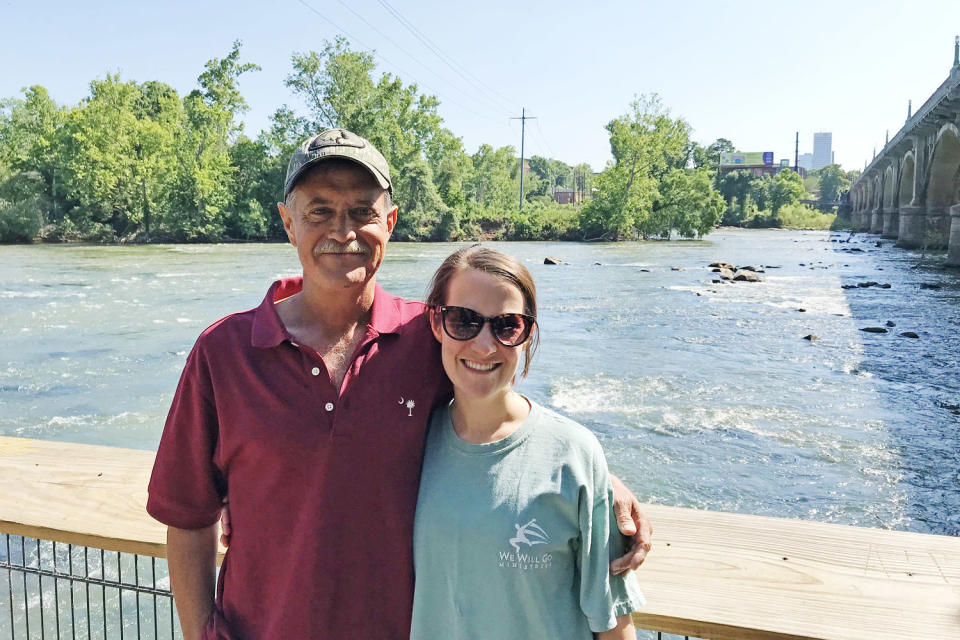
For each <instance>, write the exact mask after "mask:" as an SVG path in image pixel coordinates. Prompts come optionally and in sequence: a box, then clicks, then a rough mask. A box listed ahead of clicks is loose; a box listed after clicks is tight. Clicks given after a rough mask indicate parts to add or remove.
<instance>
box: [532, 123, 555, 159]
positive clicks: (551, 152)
mask: <svg viewBox="0 0 960 640" xmlns="http://www.w3.org/2000/svg"><path fill="white" fill-rule="evenodd" d="M534 124H535V125H537V135H538V136H540V140H542V141H543V144H544V145H546V147H547V152H549V153H550V157H551V158H553V159H554V160H557V159H558V158H557V154H555V153H554V152H553V149H551V148H550V143H549V142H547V138H546V136H544V135H543V130H542V129H540V121H539V120H537V121H536V122H535V123H534Z"/></svg>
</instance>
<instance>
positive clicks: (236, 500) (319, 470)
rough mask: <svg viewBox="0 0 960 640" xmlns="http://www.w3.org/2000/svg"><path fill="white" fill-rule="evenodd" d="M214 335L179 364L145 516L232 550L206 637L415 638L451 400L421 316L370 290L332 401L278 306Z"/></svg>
mask: <svg viewBox="0 0 960 640" xmlns="http://www.w3.org/2000/svg"><path fill="white" fill-rule="evenodd" d="M301 286H302V280H301V279H300V278H295V279H289V280H281V281H278V282H275V283H274V284H273V286H271V287H270V290H269V291H268V292H267V295H266V297H265V298H264V300H263V303H262V304H261V305H260V306H259V307H258V308H256V309H252V310H250V311H245V312H243V313H237V314H234V315H231V316H227V317H226V318H224V319H222V320H220V321H218V322H217V323H216V324H214V325H213V326H211V327H210V328H208V329H207V330H206V331H204V332H203V333H202V334H201V335H200V338H199V339H198V340H197V343H196V345H195V346H194V348H193V350H192V351H191V352H190V355H189V356H188V357H187V362H186V366H185V367H184V370H183V375H182V377H181V378H180V384H179V386H178V387H177V392H176V395H175V396H174V399H173V405H172V406H171V407H170V413H169V415H168V417H167V422H166V425H165V427H164V431H163V437H162V439H161V441H160V447H159V450H158V451H157V458H156V462H155V464H154V468H153V475H152V477H151V479H150V486H149V499H148V501H147V511H148V512H149V513H150V515H152V516H153V517H154V518H156V519H157V520H159V521H161V522H163V523H165V524H168V525H171V526H174V527H179V528H183V529H196V528H202V527H206V526H209V525H211V524H213V523H214V522H216V521H217V519H218V517H219V513H220V504H221V500H222V499H223V497H224V496H226V495H229V496H230V517H231V523H232V529H233V531H232V536H231V539H230V548H229V551H228V552H227V556H226V559H225V560H224V562H223V566H222V567H221V570H220V579H219V582H218V585H217V609H216V611H215V612H214V615H213V617H212V618H211V620H210V621H209V622H208V624H207V630H206V634H205V637H208V638H270V639H273V638H285V639H286V638H291V639H293V638H331V639H336V638H397V639H401V638H403V639H406V638H408V637H409V631H410V611H411V606H412V602H413V560H412V537H413V516H414V509H415V507H416V500H417V489H418V485H419V481H420V464H421V461H422V457H423V444H424V435H425V432H426V425H427V418H428V417H429V415H430V410H431V408H432V407H433V405H434V404H435V403H436V402H437V401H438V400H439V399H440V398H441V397H442V396H445V395H447V394H449V382H448V381H447V380H446V378H445V377H444V375H443V371H442V367H441V364H440V354H439V348H438V345H437V342H436V340H435V339H434V338H433V335H432V334H431V332H430V327H429V324H428V322H427V320H426V316H425V315H424V314H423V305H422V304H420V303H414V302H406V301H404V300H402V299H401V298H397V297H394V296H391V295H389V294H388V293H386V292H385V291H383V290H382V289H381V288H380V287H379V286H377V289H376V294H375V296H374V301H373V309H372V312H371V317H370V325H369V327H368V329H367V332H366V335H365V337H364V340H363V342H362V344H361V346H360V347H359V348H358V349H357V350H356V353H355V355H354V357H353V361H352V363H351V364H350V367H349V369H348V370H347V373H346V376H345V377H344V380H343V385H342V388H341V389H340V391H339V393H338V391H337V389H336V388H335V387H334V386H333V384H332V383H331V382H330V378H329V376H328V374H327V371H326V368H325V367H324V364H323V360H322V359H321V358H320V356H319V355H318V354H317V352H316V351H314V350H313V349H311V348H309V347H307V346H304V345H298V344H296V342H295V341H294V340H292V338H291V337H290V334H289V333H287V331H286V329H285V328H284V326H283V324H282V323H281V321H280V318H279V316H278V315H277V312H276V308H275V303H276V302H277V301H279V300H282V299H283V298H286V297H288V296H290V295H292V294H294V293H296V292H297V291H299V290H300V288H301Z"/></svg>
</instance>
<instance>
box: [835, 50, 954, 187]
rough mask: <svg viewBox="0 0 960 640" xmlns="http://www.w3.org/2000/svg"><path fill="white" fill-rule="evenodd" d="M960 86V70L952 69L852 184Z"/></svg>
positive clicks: (857, 181)
mask: <svg viewBox="0 0 960 640" xmlns="http://www.w3.org/2000/svg"><path fill="white" fill-rule="evenodd" d="M958 88H960V70H958V69H956V68H954V69H952V70H951V71H950V73H949V75H947V78H946V80H944V81H943V82H942V83H940V86H939V87H937V89H936V91H934V92H933V93H932V94H930V97H928V98H927V99H926V101H925V102H924V103H923V104H922V105H920V108H919V109H917V110H916V111H915V112H914V113H913V114H912V115H911V116H910V117H909V118H907V120H906V122H904V124H903V126H902V127H901V128H900V130H899V131H898V132H897V133H896V135H894V136H893V138H891V139H890V140H889V141H888V142H887V143H886V144H884V145H883V149H881V151H880V153H879V154H878V155H877V156H876V157H875V158H874V159H873V160H871V161H870V164H868V165H867V167H866V169H864V170H863V173H862V174H860V178H858V179H857V180H855V181H854V182H853V185H851V186H855V185H857V184H859V182H860V180H861V179H862V178H863V177H864V176H866V175H867V174H868V173H870V171H871V170H872V169H874V168H875V166H876V165H878V164H880V163H882V162H883V158H884V154H885V152H886V151H887V150H888V149H894V148H896V146H897V145H898V144H900V142H902V141H903V139H904V138H905V137H907V136H908V135H910V133H911V132H912V131H913V130H914V128H915V127H917V126H918V125H919V124H920V123H921V122H923V121H924V119H926V118H927V117H928V116H929V115H930V113H931V112H932V111H933V110H934V109H936V108H937V107H938V106H939V105H940V103H942V102H943V101H944V99H946V98H947V97H948V96H950V95H951V94H952V93H953V92H954V91H956V90H957V89H958Z"/></svg>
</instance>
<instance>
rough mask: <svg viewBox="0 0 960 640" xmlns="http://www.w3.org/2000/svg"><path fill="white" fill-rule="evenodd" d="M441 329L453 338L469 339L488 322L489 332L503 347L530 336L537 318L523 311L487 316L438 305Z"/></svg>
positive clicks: (464, 308)
mask: <svg viewBox="0 0 960 640" xmlns="http://www.w3.org/2000/svg"><path fill="white" fill-rule="evenodd" d="M439 309H440V319H441V320H440V323H441V324H442V325H443V331H444V333H446V334H447V335H448V336H450V337H451V338H453V339H454V340H460V341H465V340H471V339H473V338H476V337H477V336H478V335H480V332H481V331H482V330H483V325H485V324H486V323H488V322H489V323H490V332H491V333H492V334H493V337H494V338H496V339H497V342H499V343H500V344H502V345H504V346H505V347H519V346H520V345H521V344H523V343H524V342H526V341H527V338H529V337H530V332H531V331H532V330H533V325H534V324H536V322H537V319H536V318H534V317H533V316H528V315H526V314H524V313H504V314H501V315H499V316H494V317H492V318H488V317H486V316H483V315H480V314H479V313H477V312H476V311H474V310H473V309H467V308H466V307H451V306H443V307H440V308H439Z"/></svg>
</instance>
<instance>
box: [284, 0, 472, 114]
mask: <svg viewBox="0 0 960 640" xmlns="http://www.w3.org/2000/svg"><path fill="white" fill-rule="evenodd" d="M297 2H299V3H300V4H302V5H303V6H304V7H306V8H307V9H309V10H310V11H312V12H313V13H315V14H317V15H318V16H320V17H321V18H322V19H323V20H325V21H326V22H328V23H329V24H331V25H332V26H333V28H334V29H336V30H337V31H339V32H341V33H343V34H345V35H346V36H347V37H348V38H350V40H352V41H354V42H357V43H359V44H360V46H362V47H363V48H364V49H367V50H368V51H369V52H370V55H372V56H373V57H375V58H379V59H380V60H382V61H383V62H386V63H387V64H389V65H390V66H392V67H393V68H395V69H396V70H397V71H400V72H401V73H403V74H404V75H406V76H408V77H410V78H413V81H414V82H416V83H417V84H418V85H420V86H422V87H424V88H426V89H428V90H429V91H431V92H432V93H435V94H438V95H439V92H437V91H434V90H433V89H431V88H430V86H429V85H427V84H425V83H423V82H420V81H419V80H417V78H416V77H414V76H413V74H411V73H408V72H406V71H404V70H403V69H402V68H401V67H400V66H399V65H397V64H395V63H394V62H391V61H390V60H388V59H387V58H386V56H384V55H383V54H380V53H377V52H376V50H375V49H374V48H373V47H371V46H370V45H368V44H366V43H364V42H363V41H362V40H361V39H360V38H358V37H356V36H355V35H353V34H351V33H350V32H349V31H347V30H346V29H344V28H343V27H341V26H340V25H338V24H337V23H336V22H334V21H333V20H331V19H330V18H328V17H327V16H325V15H323V14H322V13H320V12H319V11H318V10H317V9H315V8H314V7H312V6H311V5H309V4H307V3H306V2H305V1H304V0H297ZM447 102H449V103H451V104H455V105H457V106H458V107H460V108H461V109H463V110H465V111H469V112H470V113H472V114H473V115H475V116H477V117H478V118H483V117H485V116H484V115H483V114H481V113H478V112H477V111H475V110H474V109H471V108H470V107H468V106H466V105H463V104H460V103H459V102H457V101H456V100H452V99H447Z"/></svg>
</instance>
